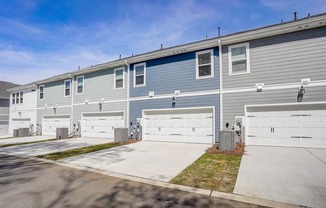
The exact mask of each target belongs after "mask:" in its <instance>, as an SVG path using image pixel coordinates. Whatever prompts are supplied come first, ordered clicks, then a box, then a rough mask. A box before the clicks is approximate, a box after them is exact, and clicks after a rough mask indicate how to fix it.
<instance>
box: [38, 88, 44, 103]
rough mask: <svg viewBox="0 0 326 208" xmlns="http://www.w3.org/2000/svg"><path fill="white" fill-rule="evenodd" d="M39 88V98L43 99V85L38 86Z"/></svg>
mask: <svg viewBox="0 0 326 208" xmlns="http://www.w3.org/2000/svg"><path fill="white" fill-rule="evenodd" d="M39 90H40V100H43V99H44V85H41V86H40V87H39Z"/></svg>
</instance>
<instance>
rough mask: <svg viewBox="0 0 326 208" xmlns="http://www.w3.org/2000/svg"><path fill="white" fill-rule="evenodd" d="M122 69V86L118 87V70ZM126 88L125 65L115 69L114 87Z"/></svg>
mask: <svg viewBox="0 0 326 208" xmlns="http://www.w3.org/2000/svg"><path fill="white" fill-rule="evenodd" d="M119 70H122V87H117V82H116V81H117V76H116V71H119ZM124 88H125V69H124V68H123V67H121V68H116V69H114V89H115V90H116V89H124Z"/></svg>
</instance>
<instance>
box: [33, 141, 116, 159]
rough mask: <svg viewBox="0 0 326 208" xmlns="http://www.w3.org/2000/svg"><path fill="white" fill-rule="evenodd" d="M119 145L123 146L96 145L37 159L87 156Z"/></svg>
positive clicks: (114, 144)
mask: <svg viewBox="0 0 326 208" xmlns="http://www.w3.org/2000/svg"><path fill="white" fill-rule="evenodd" d="M119 145H121V144H119V143H105V144H98V145H94V146H89V147H81V148H77V149H72V150H67V151H63V152H54V153H50V154H46V155H39V156H37V157H39V158H44V159H49V160H60V159H63V158H67V157H72V156H76V155H81V154H86V153H90V152H95V151H99V150H103V149H109V148H112V147H116V146H119Z"/></svg>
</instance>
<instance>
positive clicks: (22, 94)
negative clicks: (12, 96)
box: [19, 92, 24, 104]
mask: <svg viewBox="0 0 326 208" xmlns="http://www.w3.org/2000/svg"><path fill="white" fill-rule="evenodd" d="M19 103H20V104H22V103H24V92H19Z"/></svg>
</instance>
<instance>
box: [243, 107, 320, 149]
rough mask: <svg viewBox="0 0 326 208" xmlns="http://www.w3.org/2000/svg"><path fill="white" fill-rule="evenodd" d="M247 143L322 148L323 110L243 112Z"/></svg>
mask: <svg viewBox="0 0 326 208" xmlns="http://www.w3.org/2000/svg"><path fill="white" fill-rule="evenodd" d="M246 135H247V144H248V145H272V146H295V147H326V110H306V111H299V110H297V111H274V112H273V111H271V112H250V113H247V133H246Z"/></svg>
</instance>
